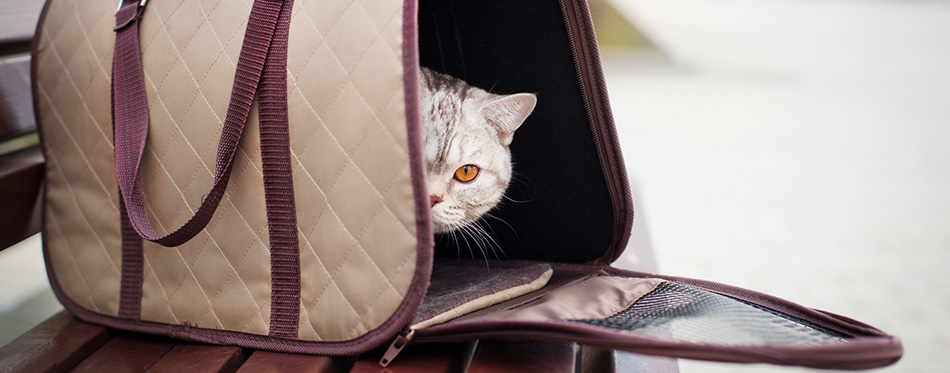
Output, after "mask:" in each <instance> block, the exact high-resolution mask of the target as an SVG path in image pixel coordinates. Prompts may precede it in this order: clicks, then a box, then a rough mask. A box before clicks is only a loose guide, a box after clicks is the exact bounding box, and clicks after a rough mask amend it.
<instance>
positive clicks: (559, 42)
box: [418, 0, 614, 263]
mask: <svg viewBox="0 0 950 373" xmlns="http://www.w3.org/2000/svg"><path fill="white" fill-rule="evenodd" d="M418 32H419V54H420V63H421V65H422V66H426V67H428V68H430V69H433V70H436V71H440V72H443V73H447V74H450V75H453V76H456V77H459V78H462V79H464V80H465V81H467V82H468V83H469V84H472V85H474V86H477V87H480V88H483V89H486V90H489V91H491V92H494V93H502V94H508V93H517V92H533V93H536V94H537V96H538V104H537V106H536V108H535V110H534V112H533V113H532V114H531V116H530V117H528V119H527V121H526V122H525V123H524V125H522V126H521V128H520V129H518V132H516V134H515V138H514V141H513V143H512V145H511V150H512V158H513V161H514V164H515V166H514V171H515V175H514V177H513V179H512V182H511V184H510V185H509V188H508V191H507V193H506V197H507V198H506V199H505V200H504V201H503V202H502V203H501V205H500V206H499V207H497V208H496V209H495V210H494V211H492V212H491V215H493V216H495V217H497V219H494V218H483V219H482V221H480V222H479V223H480V224H481V225H482V226H484V229H485V231H486V232H488V233H489V234H491V236H492V238H493V239H494V242H489V241H488V240H476V239H473V238H467V239H466V238H462V236H461V235H457V237H456V240H453V239H450V238H448V237H439V236H437V237H436V257H443V258H462V259H467V258H472V257H474V258H483V257H486V256H487V258H489V259H501V260H518V259H522V260H536V261H544V262H561V263H585V262H590V261H593V260H596V259H598V258H600V257H602V256H604V255H605V253H606V251H607V249H608V247H609V245H610V242H611V239H612V235H613V234H614V232H613V228H612V225H613V219H614V211H613V206H612V203H611V197H610V195H609V192H608V189H607V183H606V180H605V175H604V171H603V167H602V166H601V163H600V158H599V156H598V150H597V147H596V145H595V142H594V141H595V140H594V134H593V130H592V127H591V122H590V120H589V119H588V113H587V109H586V107H585V102H584V97H583V95H582V91H581V85H580V83H579V80H578V73H577V70H576V66H575V62H574V56H573V53H572V49H571V43H570V40H569V38H568V30H567V26H566V23H565V19H564V16H563V14H562V10H561V6H560V4H559V2H558V1H553V0H543V1H542V0H523V1H508V0H477V1H476V0H467V1H462V0H453V1H421V2H420V4H419V30H418ZM496 243H497V244H496ZM489 246H491V247H489ZM486 254H487V255H486Z"/></svg>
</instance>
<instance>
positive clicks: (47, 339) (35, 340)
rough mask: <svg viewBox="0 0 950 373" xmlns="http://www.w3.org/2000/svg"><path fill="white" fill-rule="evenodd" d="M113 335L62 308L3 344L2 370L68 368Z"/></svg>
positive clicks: (1, 355) (0, 360) (19, 370)
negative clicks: (78, 318) (76, 317)
mask: <svg viewBox="0 0 950 373" xmlns="http://www.w3.org/2000/svg"><path fill="white" fill-rule="evenodd" d="M110 338H111V335H110V333H109V330H108V329H106V328H103V327H101V326H96V325H92V324H87V323H84V322H82V321H79V320H77V319H75V318H74V317H73V315H71V314H69V313H68V312H65V311H63V312H60V313H58V314H56V315H55V316H53V317H51V318H49V319H47V320H46V321H44V322H43V323H42V324H40V325H37V326H36V327H34V328H33V329H30V331H28V332H26V334H23V335H22V336H20V337H19V338H17V339H15V340H13V341H12V342H10V343H9V344H7V345H5V346H3V347H2V348H0V371H2V372H65V371H68V370H70V369H72V368H73V367H75V366H76V365H77V364H79V363H80V362H81V361H83V360H84V359H86V357H88V356H89V355H91V354H92V353H93V352H95V351H96V350H97V349H98V348H99V347H101V346H102V345H104V344H106V342H107V341H109V339H110Z"/></svg>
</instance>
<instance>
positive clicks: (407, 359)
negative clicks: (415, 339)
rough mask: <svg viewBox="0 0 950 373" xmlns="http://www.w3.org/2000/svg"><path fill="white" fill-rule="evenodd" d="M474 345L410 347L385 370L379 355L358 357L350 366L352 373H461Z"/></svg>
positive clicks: (422, 345) (451, 344) (474, 343)
mask: <svg viewBox="0 0 950 373" xmlns="http://www.w3.org/2000/svg"><path fill="white" fill-rule="evenodd" d="M475 345H476V342H474V341H473V342H464V343H427V344H419V345H410V346H407V347H406V349H405V350H403V351H402V352H401V353H400V354H399V356H397V357H396V358H395V359H393V362H392V363H391V364H389V366H388V367H386V368H383V367H381V366H380V365H379V359H380V358H381V355H380V354H379V353H374V354H367V355H363V356H360V359H359V360H357V361H356V364H355V365H354V366H353V370H352V372H354V373H369V372H393V373H400V372H406V373H414V372H419V373H443V372H463V371H465V366H466V365H468V362H469V361H470V360H471V358H472V354H473V353H474V351H475Z"/></svg>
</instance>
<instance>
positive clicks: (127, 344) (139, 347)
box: [73, 335, 175, 372]
mask: <svg viewBox="0 0 950 373" xmlns="http://www.w3.org/2000/svg"><path fill="white" fill-rule="evenodd" d="M174 345H175V344H174V343H172V342H171V341H167V340H164V339H157V338H154V337H151V338H150V337H147V336H142V335H131V336H118V337H115V338H113V339H112V340H110V341H109V342H108V343H106V344H105V345H104V346H102V348H100V349H99V350H97V351H96V352H95V353H93V354H92V356H89V357H88V358H86V360H83V362H82V363H80V364H79V365H78V366H76V369H74V370H73V371H74V372H143V371H145V369H148V367H150V366H152V364H155V362H157V361H158V359H161V358H162V356H164V355H165V354H166V353H168V351H169V350H171V349H172V347H174Z"/></svg>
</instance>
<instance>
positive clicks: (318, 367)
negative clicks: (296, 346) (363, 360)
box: [238, 351, 352, 373]
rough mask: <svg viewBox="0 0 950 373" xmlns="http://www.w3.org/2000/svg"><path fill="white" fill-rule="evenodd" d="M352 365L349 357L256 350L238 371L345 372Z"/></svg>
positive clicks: (241, 372)
mask: <svg viewBox="0 0 950 373" xmlns="http://www.w3.org/2000/svg"><path fill="white" fill-rule="evenodd" d="M350 365H352V359H347V358H332V357H327V356H310V355H297V354H282V353H277V352H270V351H254V354H252V355H251V357H250V358H249V359H247V361H246V362H244V365H242V366H241V368H240V369H238V372H240V373H252V372H253V373H257V372H261V373H265V372H274V373H276V372H300V373H330V372H345V371H346V370H348V369H349V367H350Z"/></svg>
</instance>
